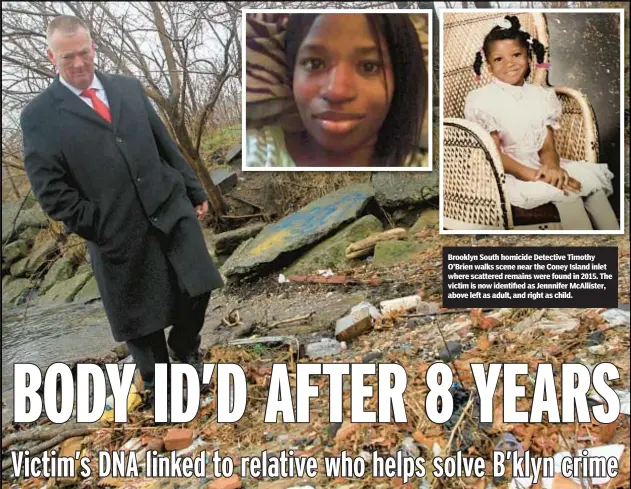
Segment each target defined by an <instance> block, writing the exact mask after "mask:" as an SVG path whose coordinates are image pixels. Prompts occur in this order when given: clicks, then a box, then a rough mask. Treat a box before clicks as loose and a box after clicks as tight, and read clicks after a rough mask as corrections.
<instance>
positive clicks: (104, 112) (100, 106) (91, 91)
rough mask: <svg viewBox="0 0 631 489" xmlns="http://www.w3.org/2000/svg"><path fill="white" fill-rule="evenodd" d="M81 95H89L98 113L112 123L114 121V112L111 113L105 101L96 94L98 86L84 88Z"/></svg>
mask: <svg viewBox="0 0 631 489" xmlns="http://www.w3.org/2000/svg"><path fill="white" fill-rule="evenodd" d="M81 96H82V97H88V98H89V99H90V100H92V107H94V110H96V113H97V114H99V115H100V116H101V117H103V119H105V120H106V121H107V122H109V123H110V124H111V123H112V114H111V113H110V109H108V108H107V105H105V104H104V103H103V101H102V100H101V99H100V98H99V97H97V96H96V88H88V89H87V90H84V91H83V92H81Z"/></svg>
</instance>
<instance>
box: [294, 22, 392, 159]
mask: <svg viewBox="0 0 631 489" xmlns="http://www.w3.org/2000/svg"><path fill="white" fill-rule="evenodd" d="M382 55H383V59H381V58H380V56H379V46H378V45H377V43H376V42H375V39H374V38H373V35H372V34H371V30H370V27H369V24H368V20H367V19H366V17H365V16H364V15H363V14H324V15H320V16H318V17H317V18H316V20H315V21H314V23H313V25H312V26H311V29H310V30H309V32H308V34H307V36H306V37H305V39H304V41H303V42H302V44H301V45H300V48H299V50H298V53H297V56H296V63H295V69H294V79H293V91H294V97H295V100H296V105H297V107H298V111H299V113H300V117H301V119H302V121H303V123H304V125H305V128H306V129H307V131H308V133H309V135H310V136H311V137H312V138H313V139H314V140H315V141H316V142H317V143H318V144H319V145H320V146H321V147H323V148H324V149H326V150H327V151H332V152H336V153H345V152H350V151H354V150H357V149H359V148H362V147H365V146H369V145H372V144H375V143H376V140H377V135H378V133H379V130H380V128H381V125H382V124H383V121H384V120H385V118H386V115H387V114H388V110H389V108H390V103H391V101H392V94H393V92H394V75H393V73H392V66H391V62H390V58H389V55H388V49H387V46H386V44H385V40H382ZM386 81H387V88H386Z"/></svg>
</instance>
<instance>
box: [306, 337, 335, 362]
mask: <svg viewBox="0 0 631 489" xmlns="http://www.w3.org/2000/svg"><path fill="white" fill-rule="evenodd" d="M341 351H342V345H341V344H340V342H339V341H336V340H334V339H333V338H324V339H322V340H321V341H318V342H316V343H310V344H308V345H307V346H306V347H305V355H306V356H308V357H309V358H320V357H329V356H332V355H337V354H338V353H339V352H341Z"/></svg>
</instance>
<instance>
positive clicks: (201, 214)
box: [195, 200, 208, 221]
mask: <svg viewBox="0 0 631 489" xmlns="http://www.w3.org/2000/svg"><path fill="white" fill-rule="evenodd" d="M195 212H196V213H197V219H198V220H200V221H203V220H204V219H205V218H206V214H208V201H207V200H205V201H204V202H202V203H201V204H199V205H196V206H195Z"/></svg>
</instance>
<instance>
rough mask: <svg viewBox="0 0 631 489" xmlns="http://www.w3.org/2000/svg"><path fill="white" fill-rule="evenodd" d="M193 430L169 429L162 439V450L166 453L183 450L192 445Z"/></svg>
mask: <svg viewBox="0 0 631 489" xmlns="http://www.w3.org/2000/svg"><path fill="white" fill-rule="evenodd" d="M193 435H194V433H193V430H191V429H175V428H174V429H170V430H169V431H168V432H167V435H166V436H165V437H164V449H165V450H167V451H169V452H170V451H173V450H183V449H185V448H187V447H188V446H189V445H190V444H191V443H193Z"/></svg>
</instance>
